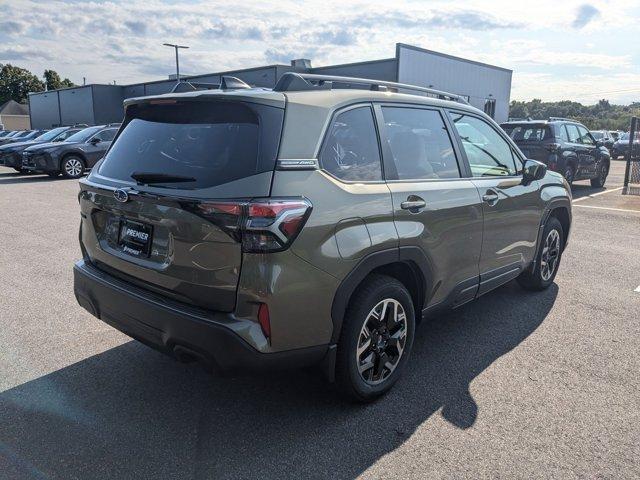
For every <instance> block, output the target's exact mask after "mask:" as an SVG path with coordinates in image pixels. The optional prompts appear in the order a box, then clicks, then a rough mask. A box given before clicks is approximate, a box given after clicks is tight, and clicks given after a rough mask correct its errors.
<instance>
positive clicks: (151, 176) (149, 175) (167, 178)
mask: <svg viewBox="0 0 640 480" xmlns="http://www.w3.org/2000/svg"><path fill="white" fill-rule="evenodd" d="M131 178H133V179H134V180H135V181H136V182H138V183H139V184H141V185H149V184H152V183H181V182H195V181H196V179H195V178H193V177H187V176H184V175H173V174H170V173H154V172H133V173H132V174H131Z"/></svg>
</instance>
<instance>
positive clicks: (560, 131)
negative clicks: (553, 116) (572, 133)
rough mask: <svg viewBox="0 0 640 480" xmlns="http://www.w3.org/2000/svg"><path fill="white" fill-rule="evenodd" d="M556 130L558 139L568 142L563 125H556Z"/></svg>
mask: <svg viewBox="0 0 640 480" xmlns="http://www.w3.org/2000/svg"><path fill="white" fill-rule="evenodd" d="M556 128H557V132H558V135H557V136H558V137H560V139H561V140H563V141H565V142H568V141H569V136H568V135H567V129H566V128H564V125H558V126H557V127H556Z"/></svg>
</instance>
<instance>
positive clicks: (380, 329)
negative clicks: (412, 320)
mask: <svg viewBox="0 0 640 480" xmlns="http://www.w3.org/2000/svg"><path fill="white" fill-rule="evenodd" d="M406 342H407V316H406V313H405V311H404V308H402V305H401V304H400V302H398V301H397V300H395V299H393V298H386V299H384V300H382V301H380V302H379V303H378V304H377V305H376V306H375V307H373V308H372V309H371V311H370V312H369V314H368V315H367V318H366V319H365V321H364V324H363V325H362V328H361V329H360V335H359V337H358V347H357V349H356V362H357V365H358V372H359V373H360V376H361V377H362V379H363V380H364V381H365V382H367V383H368V384H370V385H377V384H379V383H381V382H383V381H384V380H386V379H387V378H388V377H389V375H391V374H392V373H393V372H394V370H395V369H396V368H397V366H398V364H399V363H400V359H401V358H402V354H403V352H404V347H405V344H406Z"/></svg>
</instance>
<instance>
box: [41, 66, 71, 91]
mask: <svg viewBox="0 0 640 480" xmlns="http://www.w3.org/2000/svg"><path fill="white" fill-rule="evenodd" d="M44 81H45V84H46V85H47V90H58V89H59V88H67V87H75V85H74V83H73V82H72V81H71V80H69V79H68V78H65V79H64V80H62V79H61V78H60V75H59V74H58V72H56V71H55V70H45V71H44Z"/></svg>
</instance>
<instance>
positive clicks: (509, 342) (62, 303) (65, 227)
mask: <svg viewBox="0 0 640 480" xmlns="http://www.w3.org/2000/svg"><path fill="white" fill-rule="evenodd" d="M623 174H624V163H623V162H614V165H613V167H612V173H611V175H610V177H609V180H608V182H607V189H604V190H595V189H592V188H591V187H590V186H589V184H588V182H579V183H578V184H576V185H575V186H574V195H575V204H574V206H575V208H574V210H573V213H574V227H573V232H572V234H571V239H570V244H569V248H568V250H567V251H566V252H565V255H564V257H563V259H562V265H561V267H560V271H559V274H558V276H557V278H556V283H555V285H553V286H552V287H551V288H550V289H548V290H547V291H545V292H543V293H526V292H524V291H523V290H521V289H520V288H519V287H518V286H517V284H515V283H511V284H508V285H506V286H504V287H502V288H500V289H498V290H496V291H494V292H492V293H490V294H488V295H486V296H485V297H483V298H481V299H480V300H478V301H476V302H473V303H471V304H468V305H466V306H464V307H462V308H461V309H458V310H456V311H454V312H451V313H448V314H446V315H444V316H441V317H439V318H437V319H434V320H431V321H429V322H426V323H424V324H423V325H422V326H421V328H420V329H419V330H418V333H417V336H416V341H415V346H414V351H413V358H412V362H411V364H410V366H409V369H408V371H407V372H406V374H405V376H404V378H403V379H402V380H401V382H400V383H399V384H397V385H396V387H395V388H394V390H392V392H391V393H390V394H389V395H387V396H386V397H384V398H383V399H381V400H380V401H378V402H377V403H375V404H372V405H367V406H357V405H350V404H345V403H344V402H342V401H341V400H340V399H339V398H338V397H336V395H335V393H334V392H333V391H332V390H331V389H330V388H327V385H326V384H325V383H324V382H323V381H322V380H321V379H320V378H319V377H317V376H316V375H314V374H313V373H310V372H306V371H300V372H292V373H280V374H272V375H268V376H261V377H242V378H219V377H213V376H211V375H209V374H207V373H204V372H203V371H202V370H201V369H200V368H199V367H198V366H196V365H184V364H179V363H177V362H174V361H173V360H172V359H170V358H167V357H164V356H162V355H161V354H159V353H156V352H154V351H152V350H150V349H149V348H147V347H145V346H143V345H141V344H138V343H136V342H133V341H130V339H129V338H128V337H126V336H124V335H122V334H120V333H119V332H117V331H115V330H113V329H112V328H110V327H108V326H107V325H105V324H103V323H101V322H99V321H98V320H96V319H94V318H93V317H91V316H90V315H89V314H88V313H86V312H85V311H84V310H82V309H81V308H80V307H79V306H78V305H77V304H76V301H75V299H74V296H73V289H72V271H71V267H72V264H73V261H74V260H75V259H77V258H79V256H80V250H79V247H78V241H77V233H78V221H79V214H78V204H77V200H76V193H77V190H78V187H77V182H75V181H72V180H62V179H58V180H51V179H50V178H48V177H46V176H36V175H20V174H17V173H15V172H13V171H12V170H9V169H6V168H4V167H0V285H2V294H1V295H0V478H12V479H13V478H36V479H40V478H56V479H57V478H60V479H72V478H83V479H85V478H101V479H105V478H107V479H108V478H113V479H115V478H180V479H202V478H212V479H213V478H215V479H222V478H256V477H260V478H355V477H359V476H361V477H363V478H385V479H386V478H397V479H401V478H402V479H404V478H486V477H491V478H541V477H545V478H560V477H561V478H638V477H640V462H639V461H638V458H640V394H639V392H640V374H639V373H638V372H639V371H640V357H639V356H638V352H639V351H640V316H639V315H638V311H639V307H640V291H639V292H636V291H634V290H635V289H636V288H637V287H639V286H640V254H639V253H638V252H640V197H628V196H622V195H621V191H620V189H619V187H620V186H621V185H622V176H623ZM639 290H640V289H639Z"/></svg>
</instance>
